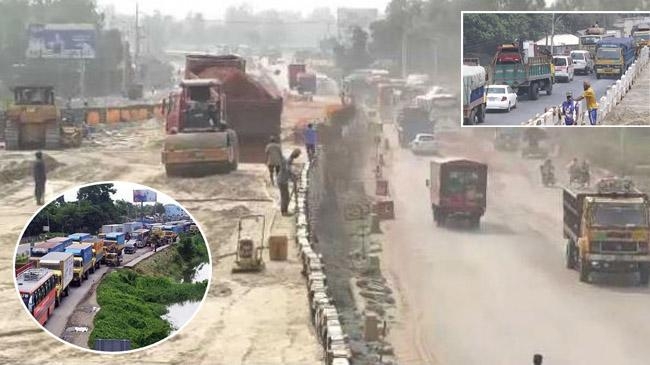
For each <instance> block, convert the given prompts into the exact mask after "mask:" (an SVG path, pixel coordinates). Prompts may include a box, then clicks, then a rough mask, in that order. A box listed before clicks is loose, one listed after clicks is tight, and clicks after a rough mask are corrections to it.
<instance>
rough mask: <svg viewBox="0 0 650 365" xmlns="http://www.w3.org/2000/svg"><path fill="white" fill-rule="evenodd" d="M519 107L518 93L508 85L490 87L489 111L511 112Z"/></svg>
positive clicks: (488, 97)
mask: <svg viewBox="0 0 650 365" xmlns="http://www.w3.org/2000/svg"><path fill="white" fill-rule="evenodd" d="M516 107H517V93H516V92H515V91H514V90H512V88H511V87H510V86H508V85H490V86H488V89H487V105H486V109H488V110H505V111H510V110H512V108H516Z"/></svg>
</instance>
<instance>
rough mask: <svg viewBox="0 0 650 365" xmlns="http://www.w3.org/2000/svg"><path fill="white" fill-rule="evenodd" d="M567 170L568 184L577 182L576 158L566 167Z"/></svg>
mask: <svg viewBox="0 0 650 365" xmlns="http://www.w3.org/2000/svg"><path fill="white" fill-rule="evenodd" d="M567 170H568V171H569V184H571V183H573V182H574V181H578V180H579V178H578V175H579V174H580V165H579V162H578V158H577V157H574V158H573V160H571V162H570V163H569V164H568V165H567Z"/></svg>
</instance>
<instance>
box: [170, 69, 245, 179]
mask: <svg viewBox="0 0 650 365" xmlns="http://www.w3.org/2000/svg"><path fill="white" fill-rule="evenodd" d="M180 86H181V89H182V90H181V92H180V93H179V94H176V95H174V97H173V101H172V102H170V103H171V110H170V111H169V113H168V114H167V118H166V119H167V122H166V131H167V135H166V137H165V141H164V144H163V151H162V162H163V164H164V165H165V172H166V173H167V176H179V175H180V176H205V175H212V174H215V173H228V172H231V171H234V170H237V165H238V163H239V143H238V138H237V133H236V132H235V131H234V130H233V129H231V128H229V127H228V125H227V124H226V121H225V117H224V115H225V110H224V100H225V95H224V93H223V91H222V87H221V82H220V81H219V80H217V79H194V80H183V81H182V82H181V85H180Z"/></svg>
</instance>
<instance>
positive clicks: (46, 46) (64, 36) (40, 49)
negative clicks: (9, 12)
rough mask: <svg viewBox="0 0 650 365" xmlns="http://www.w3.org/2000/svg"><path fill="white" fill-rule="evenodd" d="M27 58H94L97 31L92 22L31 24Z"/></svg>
mask: <svg viewBox="0 0 650 365" xmlns="http://www.w3.org/2000/svg"><path fill="white" fill-rule="evenodd" d="M27 31H28V33H29V34H28V35H29V43H28V45H27V52H26V56H27V58H59V59H74V58H78V59H89V58H90V59H92V58H95V56H96V38H97V33H96V30H95V27H94V26H93V25H92V24H30V25H29V28H28V30H27Z"/></svg>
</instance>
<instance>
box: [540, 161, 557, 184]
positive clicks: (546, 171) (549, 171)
mask: <svg viewBox="0 0 650 365" xmlns="http://www.w3.org/2000/svg"><path fill="white" fill-rule="evenodd" d="M540 170H541V172H542V181H543V182H544V185H548V184H553V183H554V182H555V167H554V166H553V162H552V161H551V159H550V158H547V159H546V161H544V164H542V166H540Z"/></svg>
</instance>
